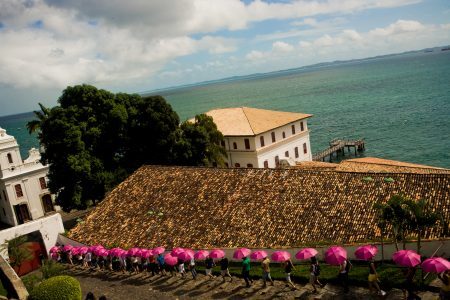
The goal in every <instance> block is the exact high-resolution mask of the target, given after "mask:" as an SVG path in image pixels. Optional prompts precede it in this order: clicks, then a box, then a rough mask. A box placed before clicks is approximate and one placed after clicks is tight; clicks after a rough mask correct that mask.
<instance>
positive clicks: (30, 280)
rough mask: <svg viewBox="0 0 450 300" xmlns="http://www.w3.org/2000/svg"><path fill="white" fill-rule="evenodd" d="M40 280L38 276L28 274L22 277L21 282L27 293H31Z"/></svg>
mask: <svg viewBox="0 0 450 300" xmlns="http://www.w3.org/2000/svg"><path fill="white" fill-rule="evenodd" d="M41 280H42V279H41V278H40V276H37V275H36V274H28V275H26V276H24V277H22V282H23V284H24V285H25V288H26V289H27V291H28V292H29V293H31V291H32V290H33V289H34V287H35V286H37V285H38V283H39V282H41Z"/></svg>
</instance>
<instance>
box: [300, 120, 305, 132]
mask: <svg viewBox="0 0 450 300" xmlns="http://www.w3.org/2000/svg"><path fill="white" fill-rule="evenodd" d="M304 130H305V127H303V122H300V131H304Z"/></svg>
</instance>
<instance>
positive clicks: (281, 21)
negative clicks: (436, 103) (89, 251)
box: [0, 0, 450, 116]
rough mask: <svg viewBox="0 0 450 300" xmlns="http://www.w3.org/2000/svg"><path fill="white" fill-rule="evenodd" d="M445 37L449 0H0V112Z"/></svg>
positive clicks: (448, 35)
mask: <svg viewBox="0 0 450 300" xmlns="http://www.w3.org/2000/svg"><path fill="white" fill-rule="evenodd" d="M449 44H450V1H448V0H299V1H297V0H279V1H263V0H245V1H239V0H161V1H160V0H150V1H148V0H126V1H123V0H23V1H22V0H0V116H4V115H10V114H15V113H22V112H28V111H32V110H37V109H38V102H41V103H43V104H44V105H46V106H49V107H52V106H54V105H56V104H57V102H56V101H57V99H58V97H59V96H60V95H61V93H62V91H63V90H64V88H65V87H67V86H73V85H77V84H83V83H86V84H92V85H95V86H97V87H99V88H104V89H107V90H110V91H112V92H127V93H139V92H143V91H149V90H154V89H159V88H166V87H172V86H178V85H183V84H189V83H196V82H201V81H206V80H214V79H220V78H226V77H231V76H237V75H246V74H252V73H257V72H269V71H276V70H282V69H288V68H294V67H301V66H305V65H310V64H314V63H319V62H326V61H334V60H346V59H355V58H364V57H371V56H376V55H383V54H390V53H400V52H404V51H409V50H418V49H423V48H427V47H434V46H443V45H449Z"/></svg>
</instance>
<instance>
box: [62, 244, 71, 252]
mask: <svg viewBox="0 0 450 300" xmlns="http://www.w3.org/2000/svg"><path fill="white" fill-rule="evenodd" d="M72 249H73V246H72V245H65V246H64V247H63V250H64V251H70V250H72Z"/></svg>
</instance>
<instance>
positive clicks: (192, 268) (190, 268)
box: [189, 258, 197, 280]
mask: <svg viewBox="0 0 450 300" xmlns="http://www.w3.org/2000/svg"><path fill="white" fill-rule="evenodd" d="M189 271H191V274H192V279H194V280H195V279H196V278H197V270H196V269H195V260H194V258H191V261H190V263H189Z"/></svg>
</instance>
